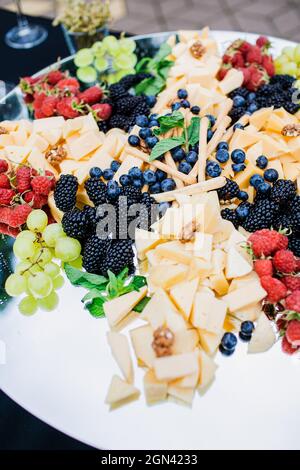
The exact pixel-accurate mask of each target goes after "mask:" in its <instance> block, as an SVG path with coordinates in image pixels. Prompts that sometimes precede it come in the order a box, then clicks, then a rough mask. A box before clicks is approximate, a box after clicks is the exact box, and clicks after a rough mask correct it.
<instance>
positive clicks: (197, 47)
mask: <svg viewBox="0 0 300 470" xmlns="http://www.w3.org/2000/svg"><path fill="white" fill-rule="evenodd" d="M205 52H206V49H205V47H204V46H203V44H202V43H201V41H196V42H194V44H192V45H191V47H190V53H191V54H192V56H193V57H194V58H195V59H201V57H202V56H203V55H204V54H205Z"/></svg>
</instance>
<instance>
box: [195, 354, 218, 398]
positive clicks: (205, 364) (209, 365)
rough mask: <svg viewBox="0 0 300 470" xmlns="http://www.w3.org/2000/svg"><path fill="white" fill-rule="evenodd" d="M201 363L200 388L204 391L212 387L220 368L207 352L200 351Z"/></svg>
mask: <svg viewBox="0 0 300 470" xmlns="http://www.w3.org/2000/svg"><path fill="white" fill-rule="evenodd" d="M199 363H200V379H199V388H200V389H203V388H205V387H207V386H208V385H210V383H211V382H212V381H213V379H214V377H215V372H216V370H217V368H218V366H217V364H216V363H215V362H214V360H213V359H212V358H211V357H210V356H208V355H207V354H206V353H205V351H203V350H201V349H200V350H199Z"/></svg>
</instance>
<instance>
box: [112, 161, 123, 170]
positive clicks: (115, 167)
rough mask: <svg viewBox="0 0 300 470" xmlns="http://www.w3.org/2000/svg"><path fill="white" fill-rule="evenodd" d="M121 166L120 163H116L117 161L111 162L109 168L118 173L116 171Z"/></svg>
mask: <svg viewBox="0 0 300 470" xmlns="http://www.w3.org/2000/svg"><path fill="white" fill-rule="evenodd" d="M120 166H121V163H120V162H117V160H113V161H112V162H111V164H110V168H111V169H112V171H114V172H116V171H118V169H119V168H120Z"/></svg>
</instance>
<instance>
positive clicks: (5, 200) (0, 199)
mask: <svg viewBox="0 0 300 470" xmlns="http://www.w3.org/2000/svg"><path fill="white" fill-rule="evenodd" d="M15 195H16V193H15V191H14V190H13V189H3V188H0V205H2V206H9V204H10V203H11V202H12V200H13V198H14V197H15Z"/></svg>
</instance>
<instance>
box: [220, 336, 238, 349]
mask: <svg viewBox="0 0 300 470" xmlns="http://www.w3.org/2000/svg"><path fill="white" fill-rule="evenodd" d="M236 345H237V337H236V336H235V335H234V334H233V333H225V334H224V335H223V338H222V340H221V346H222V347H223V348H224V349H225V351H233V350H234V349H235V347H236Z"/></svg>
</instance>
